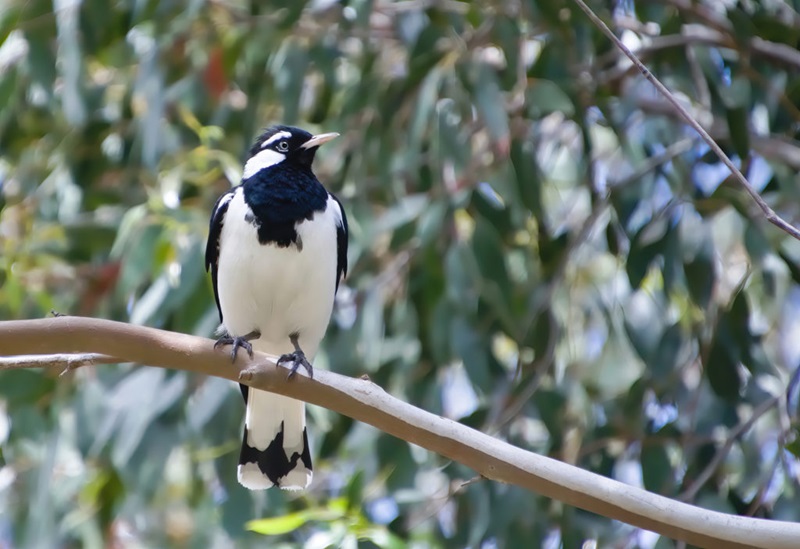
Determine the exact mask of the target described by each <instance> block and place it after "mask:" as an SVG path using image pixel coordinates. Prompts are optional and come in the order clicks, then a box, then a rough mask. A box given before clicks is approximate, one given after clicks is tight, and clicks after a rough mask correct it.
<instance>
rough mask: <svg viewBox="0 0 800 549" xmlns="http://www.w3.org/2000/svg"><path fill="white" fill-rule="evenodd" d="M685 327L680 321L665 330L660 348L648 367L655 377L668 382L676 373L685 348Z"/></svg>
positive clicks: (659, 343) (659, 344)
mask: <svg viewBox="0 0 800 549" xmlns="http://www.w3.org/2000/svg"><path fill="white" fill-rule="evenodd" d="M685 341H686V340H685V339H684V334H683V329H682V328H681V325H680V324H679V323H677V322H676V323H675V324H673V325H671V326H670V327H668V328H667V329H666V330H664V333H663V334H661V340H660V341H659V342H658V349H657V351H656V352H655V354H654V355H653V361H652V363H651V365H650V367H649V368H648V370H649V371H650V373H651V374H652V375H653V377H654V378H655V379H657V380H659V381H661V382H667V381H668V379H669V377H670V376H671V375H672V374H674V373H675V370H676V368H677V367H678V366H679V365H680V364H679V362H678V361H679V359H680V358H681V356H682V351H683V348H684V343H685Z"/></svg>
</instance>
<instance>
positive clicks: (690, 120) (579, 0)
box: [574, 0, 800, 240]
mask: <svg viewBox="0 0 800 549" xmlns="http://www.w3.org/2000/svg"><path fill="white" fill-rule="evenodd" d="M574 2H575V3H576V4H577V5H578V7H579V8H580V9H581V10H582V11H583V12H584V13H585V14H586V16H587V17H588V18H589V19H590V20H591V21H592V23H594V25H595V26H596V27H597V28H599V29H600V31H602V33H603V34H605V35H606V36H607V37H608V38H609V40H611V41H612V42H614V44H615V45H616V46H617V47H618V48H619V49H620V50H621V51H622V52H623V53H624V54H625V55H626V56H627V57H628V59H630V60H631V62H632V63H633V64H634V65H636V68H638V69H639V71H640V72H641V73H642V75H643V76H644V77H645V78H646V79H647V81H648V82H650V83H651V84H652V85H653V86H655V88H656V89H657V90H658V92H659V93H660V94H661V95H663V96H664V98H665V99H666V100H667V101H668V102H669V103H670V105H672V108H674V109H675V111H676V112H677V113H678V114H680V116H681V118H683V120H684V121H685V122H686V123H687V124H688V125H689V126H691V127H692V129H694V131H696V132H697V133H698V134H699V135H700V137H701V138H702V139H703V141H705V142H706V144H707V145H708V146H709V148H710V149H711V150H712V151H714V154H716V155H717V157H718V158H719V159H720V160H721V161H722V163H723V164H725V166H727V168H728V169H729V170H730V171H731V173H732V174H733V176H734V180H735V181H736V182H737V183H738V184H739V186H741V187H742V189H743V190H744V191H745V192H746V193H747V194H749V195H750V197H751V198H752V199H753V200H754V201H755V203H756V204H757V205H758V207H759V208H760V209H761V211H762V212H763V213H764V216H765V217H766V218H767V221H769V222H770V223H772V224H773V225H775V226H776V227H778V228H779V229H781V230H782V231H784V232H785V233H786V234H788V235H791V236H793V237H794V238H796V239H797V240H800V229H797V228H796V227H793V226H792V225H790V224H789V223H787V222H786V221H784V220H783V218H782V217H780V216H779V215H778V214H776V213H775V211H774V210H773V209H772V208H770V206H769V205H768V204H767V203H766V202H765V201H764V199H763V198H761V195H759V194H758V192H756V190H755V189H754V188H753V186H752V185H751V184H750V182H749V181H748V180H747V178H746V177H745V176H744V174H742V172H741V171H739V168H737V167H736V165H735V164H734V163H733V161H731V159H730V158H728V155H727V154H725V151H723V150H722V148H721V147H720V146H719V145H717V142H716V141H714V140H713V139H712V138H711V136H710V135H708V132H706V130H705V129H704V128H703V126H701V125H700V123H699V122H698V121H697V120H695V119H694V117H693V116H692V115H691V114H689V111H687V110H686V109H685V108H684V107H683V105H681V104H680V103H679V102H678V100H677V99H676V98H675V96H673V95H672V93H671V92H670V91H669V90H668V89H667V87H666V86H664V84H662V83H661V81H660V80H659V79H658V78H656V76H655V75H654V74H653V73H652V72H650V69H648V68H647V67H646V66H645V65H644V64H643V63H642V62H641V61H640V60H639V58H638V57H636V55H634V53H633V52H632V51H631V50H630V49H628V47H627V46H625V44H623V43H622V41H621V40H620V39H619V38H617V36H616V35H615V34H614V33H613V32H612V31H611V29H609V28H608V25H606V24H605V23H604V22H603V21H602V20H601V19H600V18H599V17H598V16H597V15H596V14H595V13H594V12H593V11H592V10H591V8H589V6H587V5H586V3H585V2H584V1H583V0H574Z"/></svg>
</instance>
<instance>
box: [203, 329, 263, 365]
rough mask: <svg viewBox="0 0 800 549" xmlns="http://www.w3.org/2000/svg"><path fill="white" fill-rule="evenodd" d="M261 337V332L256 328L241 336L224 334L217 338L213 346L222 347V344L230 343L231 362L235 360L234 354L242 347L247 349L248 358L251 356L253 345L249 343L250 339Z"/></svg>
mask: <svg viewBox="0 0 800 549" xmlns="http://www.w3.org/2000/svg"><path fill="white" fill-rule="evenodd" d="M259 337H261V332H259V331H258V330H253V331H252V332H250V333H249V334H245V335H243V336H236V337H232V336H230V335H224V336H222V337H221V338H219V339H218V340H217V341H216V342H215V343H214V348H215V349H216V348H217V347H222V346H224V345H232V346H233V348H232V349H231V362H236V355H237V354H238V352H239V349H244V350H245V351H247V354H248V355H249V356H250V358H253V346H252V345H251V344H250V341H251V340H253V339H258V338H259Z"/></svg>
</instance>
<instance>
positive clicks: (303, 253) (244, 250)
mask: <svg viewBox="0 0 800 549" xmlns="http://www.w3.org/2000/svg"><path fill="white" fill-rule="evenodd" d="M245 216H247V217H248V219H249V218H250V217H251V216H252V212H251V211H250V208H249V207H248V206H247V204H246V203H245V201H244V194H243V190H242V188H241V187H240V188H238V189H237V190H236V192H235V194H234V196H233V198H232V199H231V201H230V204H229V206H228V211H227V212H226V214H225V220H224V223H223V226H222V233H221V235H220V251H219V263H218V270H217V276H218V279H217V289H218V292H219V301H220V307H221V308H222V318H223V323H224V325H225V328H226V329H227V330H228V332H229V333H230V334H232V335H235V336H239V335H244V334H247V333H249V332H251V331H252V330H259V331H260V332H261V338H260V339H259V340H257V341H253V342H252V343H253V347H254V348H255V349H257V350H259V351H262V352H266V353H270V354H273V355H280V354H284V353H289V352H291V351H293V350H294V349H293V347H292V345H291V342H290V341H289V335H290V334H292V333H294V332H297V333H299V335H300V347H301V348H302V349H303V351H304V352H305V354H306V356H307V357H308V358H309V360H312V359H313V356H314V355H315V354H316V352H317V349H318V348H319V343H320V341H321V340H322V337H323V336H324V335H325V330H326V328H327V326H328V322H329V320H330V316H331V311H332V310H333V299H334V294H335V292H336V261H337V242H336V227H337V224H338V223H341V212H340V210H339V205H338V204H337V203H336V201H335V200H334V199H333V198H331V197H328V204H327V207H326V209H325V211H324V212H318V213H316V214H315V215H314V218H313V219H312V220H310V221H303V222H302V223H300V224H299V225H298V226H297V233H298V235H299V236H300V240H301V241H302V249H298V247H297V246H294V245H291V246H289V247H288V248H279V247H278V246H277V245H276V244H274V243H270V244H266V245H262V244H260V243H259V241H258V234H257V231H256V227H255V226H254V225H253V224H252V223H250V222H248V221H246V220H245Z"/></svg>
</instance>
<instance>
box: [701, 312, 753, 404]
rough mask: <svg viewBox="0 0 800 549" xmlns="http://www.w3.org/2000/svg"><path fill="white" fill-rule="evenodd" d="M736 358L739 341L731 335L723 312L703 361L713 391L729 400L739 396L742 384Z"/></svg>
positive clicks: (728, 323) (731, 400)
mask: <svg viewBox="0 0 800 549" xmlns="http://www.w3.org/2000/svg"><path fill="white" fill-rule="evenodd" d="M738 358H739V343H738V342H737V341H736V340H735V339H734V337H733V333H732V331H731V326H730V320H729V318H728V315H726V314H723V316H722V317H721V318H720V321H719V324H718V326H717V331H716V333H715V335H714V340H713V342H712V344H711V350H710V351H709V353H708V357H707V359H706V361H705V374H706V377H707V378H708V381H709V383H710V384H711V388H712V389H713V390H714V392H715V393H716V394H717V395H719V397H720V398H723V399H725V400H727V401H729V402H733V401H735V400H736V399H737V398H738V397H739V394H740V392H741V390H742V386H743V385H744V380H743V379H742V376H741V374H740V372H739V360H738Z"/></svg>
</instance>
